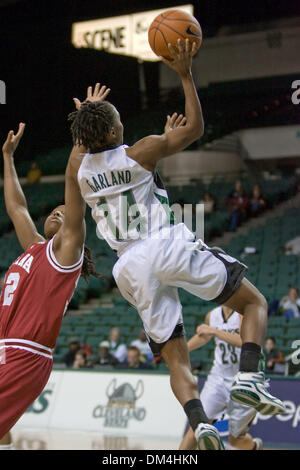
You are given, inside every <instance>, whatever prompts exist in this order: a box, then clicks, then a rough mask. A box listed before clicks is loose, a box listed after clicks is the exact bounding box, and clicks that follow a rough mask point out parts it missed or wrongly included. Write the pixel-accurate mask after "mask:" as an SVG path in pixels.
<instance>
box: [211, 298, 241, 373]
mask: <svg viewBox="0 0 300 470" xmlns="http://www.w3.org/2000/svg"><path fill="white" fill-rule="evenodd" d="M209 326H211V327H212V328H217V329H218V330H223V331H227V332H229V333H239V330H240V316H239V314H238V313H237V312H233V313H232V314H231V315H230V317H229V318H228V319H227V320H225V319H224V316H223V312H222V307H221V306H220V307H217V308H215V309H214V310H212V311H211V313H210V320H209ZM215 345H216V347H215V358H214V363H213V366H212V369H211V371H210V374H213V375H218V376H221V377H226V378H233V377H234V376H235V375H236V374H237V373H238V371H239V362H240V354H241V349H240V348H236V347H234V346H232V345H231V344H228V343H226V342H225V341H222V340H220V339H219V338H217V337H215Z"/></svg>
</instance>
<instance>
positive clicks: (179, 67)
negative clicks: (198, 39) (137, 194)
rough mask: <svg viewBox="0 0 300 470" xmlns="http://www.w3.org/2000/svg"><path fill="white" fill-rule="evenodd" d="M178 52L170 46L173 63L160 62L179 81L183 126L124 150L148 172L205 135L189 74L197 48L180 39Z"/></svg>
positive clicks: (198, 102) (167, 61)
mask: <svg viewBox="0 0 300 470" xmlns="http://www.w3.org/2000/svg"><path fill="white" fill-rule="evenodd" d="M177 48H178V52H176V51H175V49H174V48H173V47H172V45H169V50H170V53H171V55H172V57H173V60H167V59H164V58H162V60H163V62H164V63H165V64H167V65H168V66H169V67H170V68H172V69H173V70H175V71H176V72H177V73H178V74H179V76H180V78H181V82H182V86H183V90H184V94H185V117H186V124H185V126H179V127H177V128H176V129H174V130H173V132H170V133H167V134H166V133H164V134H163V135H151V136H148V137H145V138H144V139H141V140H139V141H138V142H137V143H136V144H134V145H133V146H132V147H129V148H128V149H127V150H126V152H127V155H128V156H129V157H131V158H133V159H134V160H136V161H138V162H139V163H140V164H141V165H142V166H144V167H145V168H147V169H149V170H150V171H152V170H154V168H155V166H156V163H157V162H158V160H160V159H162V158H164V157H167V156H169V155H172V154H174V153H176V152H179V151H181V150H183V149H185V148H186V147H188V146H189V145H190V144H191V143H192V142H194V141H195V140H197V139H198V138H200V137H201V136H202V135H203V132H204V121H203V115H202V109H201V105H200V101H199V98H198V94H197V91H196V88H195V84H194V80H193V76H192V72H191V66H192V57H193V55H194V54H195V53H196V45H195V43H193V46H192V47H191V45H190V42H189V40H188V39H187V40H186V43H185V44H184V43H183V42H182V41H181V40H180V39H179V40H178V43H177Z"/></svg>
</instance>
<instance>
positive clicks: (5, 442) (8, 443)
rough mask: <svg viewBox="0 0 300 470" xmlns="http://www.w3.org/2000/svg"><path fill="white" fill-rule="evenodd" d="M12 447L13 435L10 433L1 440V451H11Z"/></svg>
mask: <svg viewBox="0 0 300 470" xmlns="http://www.w3.org/2000/svg"><path fill="white" fill-rule="evenodd" d="M12 446H13V444H12V438H11V434H10V432H8V433H7V434H5V435H4V436H3V437H2V438H1V439H0V450H11V449H12Z"/></svg>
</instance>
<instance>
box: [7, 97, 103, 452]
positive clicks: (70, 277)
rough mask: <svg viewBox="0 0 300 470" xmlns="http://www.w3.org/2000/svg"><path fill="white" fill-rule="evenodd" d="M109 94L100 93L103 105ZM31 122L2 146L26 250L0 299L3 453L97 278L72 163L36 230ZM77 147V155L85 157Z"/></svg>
mask: <svg viewBox="0 0 300 470" xmlns="http://www.w3.org/2000/svg"><path fill="white" fill-rule="evenodd" d="M105 97H106V93H103V94H102V92H100V93H98V94H97V100H101V99H105ZM24 128H25V124H23V123H21V124H20V125H19V130H18V133H17V134H16V135H14V133H13V131H10V132H9V134H8V137H7V139H6V142H5V143H4V145H3V148H2V151H3V158H4V197H5V204H6V210H7V213H8V215H9V216H10V218H11V220H12V222H13V225H14V228H15V230H16V233H17V236H18V239H19V242H20V245H21V246H22V248H23V250H24V253H23V254H22V255H21V256H19V257H18V258H17V259H16V260H15V261H14V262H13V263H12V265H11V266H10V268H9V269H8V271H7V273H6V276H5V281H4V286H3V289H2V293H1V297H0V403H1V409H0V450H5V449H10V448H12V442H11V435H10V433H9V431H10V429H11V428H12V427H13V426H14V424H15V423H16V422H17V421H18V419H19V418H20V417H21V416H22V414H23V413H24V412H25V411H26V410H27V408H28V407H29V406H30V405H31V404H32V403H33V401H34V400H35V399H36V398H37V397H38V396H39V395H40V393H41V392H42V390H43V389H44V387H45V385H46V383H47V381H48V379H49V376H50V373H51V370H52V363H53V356H52V351H53V348H54V347H55V343H56V339H57V336H58V334H59V330H60V326H61V322H62V319H63V315H64V314H65V312H66V310H67V306H68V303H69V302H70V300H71V298H72V296H73V293H74V290H75V288H76V285H77V282H78V279H79V276H80V274H82V275H83V276H84V277H85V278H88V277H89V276H90V275H94V276H97V277H98V274H97V273H96V271H95V269H94V263H93V260H92V257H91V252H90V250H89V249H88V248H87V247H85V246H84V240H85V220H84V216H85V203H84V201H83V199H82V197H81V195H80V191H79V190H78V185H77V184H75V182H74V180H73V178H72V176H71V173H70V164H68V166H67V169H66V178H65V205H62V206H58V207H56V208H55V209H54V210H53V211H52V212H51V214H50V215H49V217H48V218H47V219H46V222H45V225H44V232H45V237H44V236H42V235H41V234H39V233H38V232H37V229H36V227H35V224H34V222H33V220H32V219H31V217H30V214H29V211H28V207H27V203H26V199H25V196H24V193H23V191H22V188H21V185H20V183H19V180H18V176H17V173H16V170H15V165H14V153H15V150H16V148H17V147H18V144H19V142H20V140H21V138H22V135H23V132H24ZM84 151H85V149H84V148H83V147H80V148H79V147H74V148H73V150H72V153H71V155H72V154H73V153H76V154H77V153H78V152H84Z"/></svg>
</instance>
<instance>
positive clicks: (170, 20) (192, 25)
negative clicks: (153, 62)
mask: <svg viewBox="0 0 300 470" xmlns="http://www.w3.org/2000/svg"><path fill="white" fill-rule="evenodd" d="M178 39H181V40H182V42H183V43H185V39H189V40H190V44H191V45H192V44H193V43H196V49H197V50H198V49H199V47H200V46H201V43H202V30H201V26H200V24H199V23H198V21H197V20H196V18H195V17H194V16H192V15H190V14H189V13H186V12H185V11H182V10H167V11H165V12H164V13H161V14H160V15H158V16H157V17H156V18H155V19H154V20H153V21H152V23H151V25H150V28H149V31H148V40H149V44H150V47H151V49H152V50H153V52H154V53H155V54H156V55H158V56H161V57H164V58H166V59H169V60H173V57H172V56H171V55H170V51H169V49H168V44H169V43H170V44H172V46H173V47H174V48H175V50H177V47H176V46H177V40H178Z"/></svg>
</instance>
